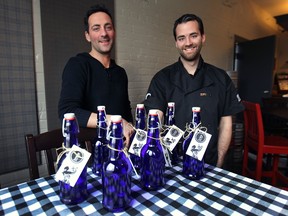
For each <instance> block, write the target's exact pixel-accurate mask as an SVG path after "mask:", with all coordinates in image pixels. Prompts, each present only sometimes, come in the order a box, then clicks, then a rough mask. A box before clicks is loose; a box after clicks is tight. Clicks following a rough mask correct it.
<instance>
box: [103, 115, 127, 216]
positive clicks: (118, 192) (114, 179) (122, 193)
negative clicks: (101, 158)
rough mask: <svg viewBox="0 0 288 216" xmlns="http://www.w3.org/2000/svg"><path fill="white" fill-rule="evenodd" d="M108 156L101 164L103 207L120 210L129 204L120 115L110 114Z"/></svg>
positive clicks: (112, 210) (125, 158)
mask: <svg viewBox="0 0 288 216" xmlns="http://www.w3.org/2000/svg"><path fill="white" fill-rule="evenodd" d="M108 147H109V158H108V160H107V161H106V162H104V164H103V173H102V186H103V187H102V188H103V200H102V204H103V206H104V208H106V209H107V210H109V211H111V212H121V211H124V210H125V209H126V208H127V207H129V206H130V202H131V200H132V199H131V175H130V172H131V171H130V170H131V169H130V164H129V162H128V158H127V157H126V155H125V154H124V152H122V149H123V148H124V145H123V129H122V117H121V116H120V115H113V116H111V125H110V131H109V146H108Z"/></svg>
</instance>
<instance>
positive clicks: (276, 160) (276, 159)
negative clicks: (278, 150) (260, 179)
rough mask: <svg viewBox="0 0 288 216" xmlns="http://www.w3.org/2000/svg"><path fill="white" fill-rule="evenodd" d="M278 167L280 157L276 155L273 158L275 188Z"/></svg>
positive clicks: (273, 183) (273, 182)
mask: <svg viewBox="0 0 288 216" xmlns="http://www.w3.org/2000/svg"><path fill="white" fill-rule="evenodd" d="M278 165H279V155H274V156H273V174H272V182H271V184H272V185H273V186H276V185H277V172H278Z"/></svg>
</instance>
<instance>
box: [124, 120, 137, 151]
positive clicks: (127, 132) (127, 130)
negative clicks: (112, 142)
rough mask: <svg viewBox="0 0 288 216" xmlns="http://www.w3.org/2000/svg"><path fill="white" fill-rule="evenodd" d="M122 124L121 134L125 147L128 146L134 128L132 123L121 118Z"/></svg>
mask: <svg viewBox="0 0 288 216" xmlns="http://www.w3.org/2000/svg"><path fill="white" fill-rule="evenodd" d="M122 125H123V135H124V137H125V142H124V144H125V147H127V148H129V145H130V137H131V136H132V134H133V132H134V129H133V125H132V124H131V123H129V122H127V121H126V120H125V119H122Z"/></svg>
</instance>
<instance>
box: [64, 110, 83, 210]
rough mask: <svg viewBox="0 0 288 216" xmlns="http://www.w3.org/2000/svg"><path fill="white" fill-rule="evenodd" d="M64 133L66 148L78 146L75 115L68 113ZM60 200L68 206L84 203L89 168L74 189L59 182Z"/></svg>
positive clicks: (65, 116) (65, 118)
mask: <svg viewBox="0 0 288 216" xmlns="http://www.w3.org/2000/svg"><path fill="white" fill-rule="evenodd" d="M62 131H63V136H64V145H65V147H66V148H71V147H72V146H73V145H77V146H79V144H78V138H77V136H78V133H79V127H78V123H77V119H76V116H75V114H74V113H66V114H65V115H64V119H63V125H62ZM65 157H66V154H64V155H63V156H62V158H61V159H60V161H59V163H58V168H59V167H60V166H61V163H62V161H63V160H64V159H65ZM59 189H60V194H59V196H60V200H61V202H62V203H64V204H67V205H74V204H78V203H81V202H82V201H84V200H85V199H86V198H87V196H88V193H87V166H85V168H84V169H83V171H82V173H81V175H80V177H79V179H78V180H77V182H76V184H75V186H74V187H71V186H70V185H69V184H66V183H64V182H62V181H59Z"/></svg>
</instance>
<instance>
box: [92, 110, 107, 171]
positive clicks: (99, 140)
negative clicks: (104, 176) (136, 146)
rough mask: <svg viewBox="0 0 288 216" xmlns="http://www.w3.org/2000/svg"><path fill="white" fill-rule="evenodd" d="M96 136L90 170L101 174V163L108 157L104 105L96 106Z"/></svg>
mask: <svg viewBox="0 0 288 216" xmlns="http://www.w3.org/2000/svg"><path fill="white" fill-rule="evenodd" d="M97 110H98V113H97V119H98V121H97V128H96V132H97V136H96V140H95V141H94V144H93V166H92V172H93V173H95V174H96V175H101V173H102V167H103V163H104V162H105V161H106V160H107V159H108V154H109V153H108V152H109V151H108V148H107V144H108V140H107V138H106V134H107V123H106V112H105V106H98V107H97Z"/></svg>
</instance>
